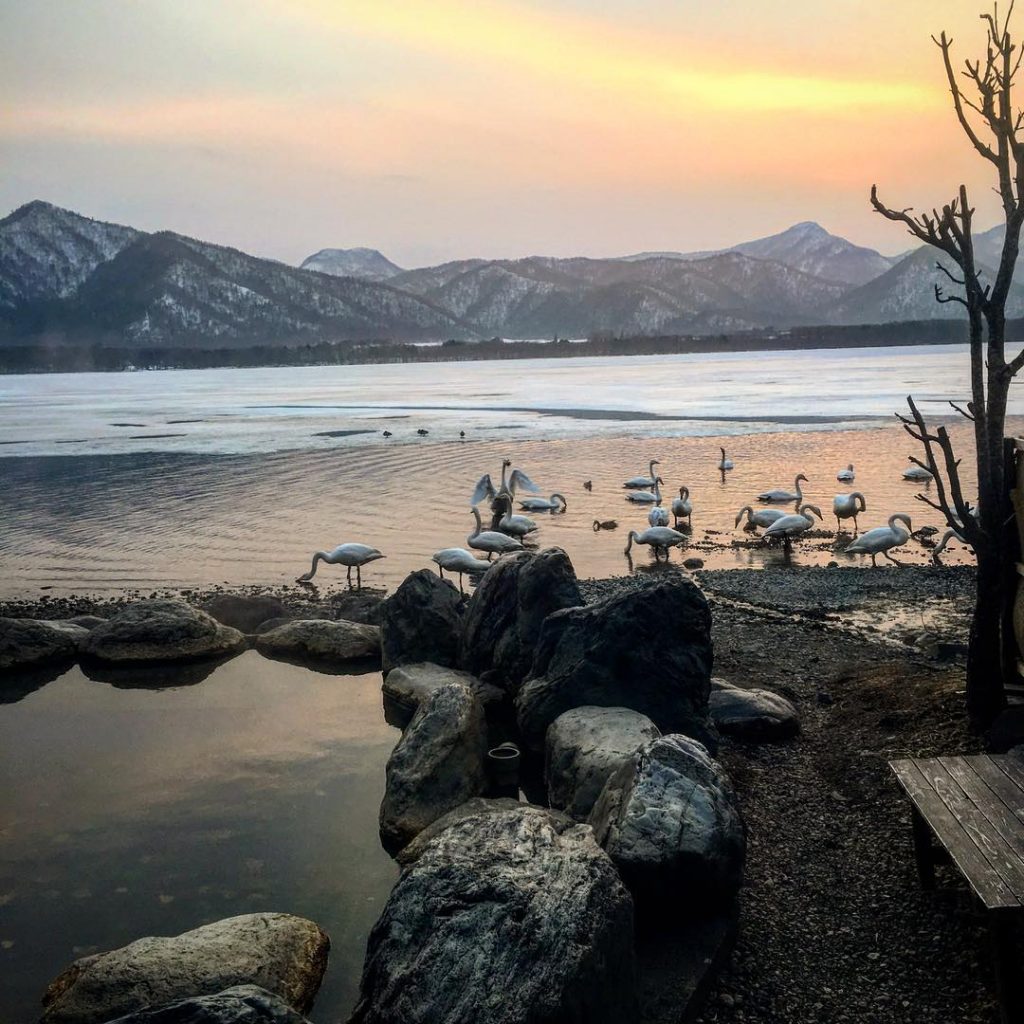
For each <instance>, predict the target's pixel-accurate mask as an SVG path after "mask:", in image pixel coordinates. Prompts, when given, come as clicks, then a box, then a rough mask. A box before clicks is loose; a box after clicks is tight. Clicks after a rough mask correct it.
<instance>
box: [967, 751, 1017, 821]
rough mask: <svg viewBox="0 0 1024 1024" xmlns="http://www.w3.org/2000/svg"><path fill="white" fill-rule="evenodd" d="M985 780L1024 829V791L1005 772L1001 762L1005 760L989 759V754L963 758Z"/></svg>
mask: <svg viewBox="0 0 1024 1024" xmlns="http://www.w3.org/2000/svg"><path fill="white" fill-rule="evenodd" d="M963 760H964V761H966V762H967V763H968V764H969V765H970V766H971V767H972V768H973V769H974V770H975V771H976V772H977V773H978V775H980V776H981V778H983V779H984V780H985V782H986V783H987V784H988V787H989V788H990V789H991V790H992V792H993V793H995V794H996V796H998V797H999V799H1000V800H1002V801H1003V803H1004V804H1006V806H1007V807H1008V808H1009V810H1010V813H1011V814H1013V815H1014V816H1015V817H1016V818H1017V820H1018V821H1019V822H1020V823H1021V827H1022V828H1024V789H1022V788H1021V787H1020V786H1019V785H1018V784H1017V783H1016V782H1014V781H1013V779H1011V778H1010V776H1009V775H1007V774H1006V772H1005V771H1003V769H1002V768H1001V767H1000V764H999V762H1000V761H1002V760H1003V759H1002V758H1001V757H1000V758H996V757H989V755H988V754H971V755H969V756H968V757H965V758H963Z"/></svg>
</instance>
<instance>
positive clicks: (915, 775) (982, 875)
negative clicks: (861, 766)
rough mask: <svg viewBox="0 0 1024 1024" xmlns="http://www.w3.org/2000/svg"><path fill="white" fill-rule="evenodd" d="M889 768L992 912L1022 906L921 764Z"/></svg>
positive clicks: (903, 763)
mask: <svg viewBox="0 0 1024 1024" xmlns="http://www.w3.org/2000/svg"><path fill="white" fill-rule="evenodd" d="M889 767H890V768H892V770H893V772H894V773H895V775H896V778H897V779H898V780H899V783H900V785H901V786H902V787H903V789H904V791H905V792H906V794H907V796H908V797H910V799H911V800H912V801H913V803H914V806H915V807H916V808H917V809H918V810H919V811H920V812H921V815H922V817H923V818H924V819H925V821H927V823H928V826H929V828H931V830H932V832H933V833H934V834H935V836H936V838H937V839H938V840H939V842H941V843H942V845H943V846H944V847H945V848H946V849H947V850H948V851H949V855H950V856H951V857H952V858H953V862H954V863H955V864H956V866H957V867H958V868H959V869H960V871H961V873H962V874H963V876H964V877H965V878H966V879H967V881H968V883H969V884H970V886H971V888H972V889H973V890H974V891H975V893H976V894H977V896H978V898H979V899H980V900H981V901H982V903H984V904H985V906H986V907H988V908H990V909H997V908H1005V907H1019V906H1020V905H1021V904H1020V901H1019V900H1018V899H1017V898H1016V896H1014V894H1013V891H1012V890H1011V889H1010V887H1009V886H1008V885H1007V884H1006V883H1005V882H1004V881H1003V879H1002V878H1001V877H1000V875H999V873H998V872H997V871H996V870H995V868H994V867H993V866H992V865H991V864H990V863H989V862H988V860H987V859H986V858H985V857H984V856H983V855H982V853H981V851H980V850H979V849H978V847H977V846H976V845H975V844H974V842H973V840H972V839H971V838H970V836H968V835H967V833H966V832H965V831H964V829H963V827H962V826H961V824H960V822H959V821H958V820H957V818H956V816H955V815H954V814H953V812H952V811H951V810H950V809H949V808H948V807H947V806H946V804H945V803H944V802H943V801H942V799H941V798H940V797H939V795H938V793H936V792H935V788H934V786H933V785H932V784H931V782H930V781H929V779H928V777H927V776H926V775H924V774H923V773H922V771H921V769H920V768H919V767H918V763H917V762H915V761H913V760H911V759H905V760H901V761H890V762H889Z"/></svg>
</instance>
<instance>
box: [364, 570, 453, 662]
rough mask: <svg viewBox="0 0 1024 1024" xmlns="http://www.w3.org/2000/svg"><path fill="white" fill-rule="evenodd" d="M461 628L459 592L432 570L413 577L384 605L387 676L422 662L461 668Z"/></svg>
mask: <svg viewBox="0 0 1024 1024" xmlns="http://www.w3.org/2000/svg"><path fill="white" fill-rule="evenodd" d="M461 625H462V617H461V599H460V596H459V592H458V590H456V589H455V587H454V586H453V585H452V584H451V583H449V582H448V581H447V580H442V579H441V578H440V577H439V576H437V575H436V574H435V573H433V572H431V571H430V570H429V569H419V570H417V571H416V572H413V573H410V574H409V575H408V576H406V577H405V579H404V580H403V581H402V584H401V586H400V587H399V588H398V589H397V590H396V591H395V592H394V594H392V595H391V597H389V598H388V599H387V601H385V602H384V606H383V610H382V614H381V620H380V628H381V662H382V666H383V669H384V671H385V673H387V672H390V671H391V669H393V668H394V667H395V666H396V665H409V664H414V663H416V662H422V661H429V662H432V663H433V664H435V665H444V666H446V667H448V668H458V667H459V631H460V629H461Z"/></svg>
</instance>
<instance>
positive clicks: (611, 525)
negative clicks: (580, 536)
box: [594, 519, 619, 533]
mask: <svg viewBox="0 0 1024 1024" xmlns="http://www.w3.org/2000/svg"><path fill="white" fill-rule="evenodd" d="M618 525H619V524H618V522H617V521H616V520H614V519H603V520H602V519H595V520H594V532H595V533H596V532H597V531H598V530H614V529H617V528H618Z"/></svg>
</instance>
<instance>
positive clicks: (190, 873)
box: [0, 651, 398, 1024]
mask: <svg viewBox="0 0 1024 1024" xmlns="http://www.w3.org/2000/svg"><path fill="white" fill-rule="evenodd" d="M182 683H183V685H179V686H176V687H172V688H165V689H152V688H151V687H150V686H148V685H147V679H146V677H145V673H144V672H140V673H138V674H137V675H135V676H131V675H129V676H124V675H122V676H120V677H118V678H117V679H116V680H115V681H114V682H113V683H111V682H107V681H101V680H96V679H90V678H88V677H87V676H86V675H85V674H83V672H82V670H81V669H79V668H77V667H76V668H73V669H71V670H70V671H67V672H65V673H64V674H62V675H60V676H59V678H56V679H54V680H53V681H51V682H49V683H47V684H46V685H42V686H41V687H40V688H38V689H35V690H30V692H28V693H27V694H26V695H25V696H23V697H22V698H21V699H19V700H15V701H14V702H13V703H0V778H2V779H3V786H2V787H0V1019H3V1020H4V1021H10V1022H12V1024H22V1022H25V1024H27V1022H30V1021H35V1020H37V1019H38V1017H39V1010H40V1006H39V998H40V996H41V994H42V991H43V989H44V988H45V986H46V985H47V983H48V982H49V981H50V980H51V979H52V978H53V977H54V976H55V975H56V974H57V973H58V972H59V971H60V970H61V969H62V968H63V967H65V966H66V965H67V964H68V963H70V962H71V961H72V960H74V959H76V958H77V957H79V956H84V955H86V954H88V953H92V952H97V951H99V950H103V949H111V948H114V947H117V946H122V945H124V944H125V943H127V942H131V941H132V940H134V939H137V938H140V937H141V936H143V935H175V934H178V933H180V932H182V931H187V930H188V929H190V928H194V927H197V926H198V925H200V924H202V923H205V922H208V921H213V920H217V919H218V918H222V917H229V916H231V915H234V914H244V913H251V912H254V911H258V910H275V911H286V912H289V913H295V914H300V915H303V916H306V917H310V918H312V919H314V920H316V921H317V922H318V923H319V924H321V925H322V926H323V927H324V928H325V929H326V930H327V931H328V932H329V934H330V936H331V943H332V949H331V959H330V967H329V969H328V973H327V977H326V979H325V982H324V987H323V988H322V989H321V994H320V996H319V997H318V999H317V1005H316V1009H315V1011H314V1013H313V1019H314V1020H315V1021H318V1022H319V1021H337V1020H340V1019H344V1017H345V1016H346V1015H347V1011H348V1010H349V1009H350V1008H351V1006H352V1004H353V1003H354V1001H355V994H356V990H357V988H358V982H359V972H360V970H361V968H362V961H363V953H364V951H365V946H366V936H367V933H368V932H369V929H370V927H371V926H372V924H373V922H374V921H375V920H376V919H377V916H378V914H379V913H380V911H381V909H382V907H383V904H384V901H385V900H386V899H387V896H388V893H389V892H390V890H391V887H392V885H393V884H394V881H395V879H396V878H397V875H398V872H397V869H396V867H395V865H394V863H393V862H392V860H391V858H390V857H388V856H387V854H385V853H384V851H383V850H382V849H381V846H380V842H379V840H378V838H377V811H378V807H379V805H380V800H381V797H382V795H383V792H384V764H385V762H386V761H387V757H388V754H389V753H390V752H391V748H392V747H393V746H394V743H395V741H396V739H397V736H398V733H397V731H396V730H394V729H392V728H391V727H389V726H388V725H386V724H385V722H384V719H383V713H382V710H381V692H380V674H379V673H373V674H370V675H364V676H336V675H322V674H319V673H316V672H311V671H308V670H306V669H301V668H296V667H293V666H290V665H285V664H281V663H279V662H273V661H268V660H267V659H265V658H263V657H261V656H260V655H258V654H256V653H255V652H251V651H250V652H246V653H244V654H242V655H240V656H239V657H237V658H235V659H233V660H231V661H229V662H227V663H226V664H223V665H221V666H220V667H218V668H216V669H215V670H214V671H213V672H212V674H210V675H208V677H206V678H204V679H200V680H199V681H192V680H191V679H189V678H188V677H184V676H183V678H182ZM19 692H23V691H15V690H13V689H12V688H10V686H9V684H8V685H5V686H3V687H0V702H3V701H5V700H7V701H10V700H11V699H12V698H13V697H16V696H18V693H19Z"/></svg>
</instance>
